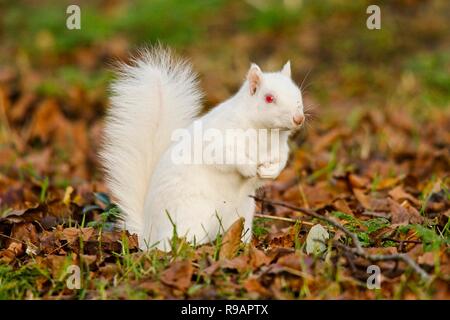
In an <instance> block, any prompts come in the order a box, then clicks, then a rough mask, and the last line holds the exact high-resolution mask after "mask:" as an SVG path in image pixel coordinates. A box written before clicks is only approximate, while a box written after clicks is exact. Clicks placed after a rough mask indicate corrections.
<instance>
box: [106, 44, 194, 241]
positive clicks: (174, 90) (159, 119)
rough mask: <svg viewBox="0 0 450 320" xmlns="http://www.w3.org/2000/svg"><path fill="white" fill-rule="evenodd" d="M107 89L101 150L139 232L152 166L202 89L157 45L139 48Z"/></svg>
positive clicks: (128, 222) (188, 117) (131, 225)
mask: <svg viewBox="0 0 450 320" xmlns="http://www.w3.org/2000/svg"><path fill="white" fill-rule="evenodd" d="M111 90H112V97H111V106H110V108H109V111H108V115H107V119H106V124H105V133H104V147H103V150H102V152H101V154H100V156H101V158H102V160H103V164H104V166H105V171H106V181H107V185H108V187H109V188H110V190H111V192H112V194H113V196H114V197H115V198H116V200H117V202H118V204H119V207H120V208H121V209H122V211H123V212H124V214H125V215H124V218H125V227H126V228H127V229H128V230H129V231H130V232H132V233H137V234H138V235H139V236H142V234H141V232H142V229H143V208H144V202H145V197H146V194H147V189H148V185H149V181H150V178H151V175H152V172H153V170H154V167H155V166H156V164H157V162H158V160H159V159H160V157H161V156H162V154H163V153H164V151H165V150H166V149H167V148H168V147H169V145H170V142H171V140H170V139H171V134H172V131H173V130H175V129H178V128H184V127H187V126H188V125H189V124H190V123H191V122H192V121H193V120H194V118H195V116H196V115H197V114H198V113H199V111H200V108H201V98H202V94H201V92H200V90H199V89H198V81H197V76H196V74H195V73H193V71H192V68H191V65H190V64H188V63H187V62H186V61H183V60H177V59H175V58H174V57H173V55H172V54H171V52H170V51H169V50H168V49H165V48H162V47H161V46H158V47H155V48H152V49H145V50H142V51H141V52H140V53H139V55H138V57H136V58H135V59H133V64H132V65H127V64H122V65H121V66H120V69H119V74H118V78H117V79H116V80H115V82H113V84H112V86H111Z"/></svg>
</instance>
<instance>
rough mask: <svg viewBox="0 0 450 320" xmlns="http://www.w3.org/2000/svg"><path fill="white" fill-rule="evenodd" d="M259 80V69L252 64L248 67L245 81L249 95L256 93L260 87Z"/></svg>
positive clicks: (260, 73)
mask: <svg viewBox="0 0 450 320" xmlns="http://www.w3.org/2000/svg"><path fill="white" fill-rule="evenodd" d="M261 79H262V71H261V69H260V68H259V67H258V66H257V65H256V64H254V63H252V65H251V66H250V70H249V71H248V74H247V80H248V84H249V88H250V94H251V95H254V94H255V93H256V90H257V89H258V88H259V86H260V85H261Z"/></svg>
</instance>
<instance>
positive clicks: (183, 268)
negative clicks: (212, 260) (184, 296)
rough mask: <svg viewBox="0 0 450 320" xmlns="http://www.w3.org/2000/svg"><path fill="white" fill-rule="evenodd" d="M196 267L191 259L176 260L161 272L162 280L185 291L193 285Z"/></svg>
mask: <svg viewBox="0 0 450 320" xmlns="http://www.w3.org/2000/svg"><path fill="white" fill-rule="evenodd" d="M193 273H194V268H193V267H192V263H191V261H189V260H182V261H175V262H174V263H172V264H171V266H170V267H169V268H168V269H167V270H165V271H164V272H163V273H162V274H161V281H162V282H163V283H164V284H166V285H168V286H171V287H174V288H176V289H178V290H181V291H185V290H186V289H187V288H189V286H190V285H191V278H192V274H193Z"/></svg>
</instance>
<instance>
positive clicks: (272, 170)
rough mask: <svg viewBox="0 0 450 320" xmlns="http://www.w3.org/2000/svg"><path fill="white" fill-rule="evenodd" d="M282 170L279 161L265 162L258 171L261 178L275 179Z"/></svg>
mask: <svg viewBox="0 0 450 320" xmlns="http://www.w3.org/2000/svg"><path fill="white" fill-rule="evenodd" d="M280 171H281V165H280V163H279V162H265V163H262V164H260V165H259V166H258V169H257V173H258V176H259V177H260V178H261V179H275V178H276V177H278V175H279V174H280Z"/></svg>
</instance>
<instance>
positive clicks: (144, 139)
mask: <svg viewBox="0 0 450 320" xmlns="http://www.w3.org/2000/svg"><path fill="white" fill-rule="evenodd" d="M201 99H202V93H201V92H200V89H199V85H198V81H197V76H196V74H194V73H193V71H192V68H191V66H190V64H188V63H187V62H186V61H183V60H178V59H175V58H174V57H173V56H172V54H171V52H170V51H169V50H168V49H164V48H161V47H158V48H153V49H150V50H144V51H143V52H141V54H140V55H139V57H138V58H136V59H134V63H133V64H132V65H127V64H124V65H122V66H121V69H120V73H119V76H118V78H117V79H116V80H115V82H114V83H113V84H112V97H111V107H110V108H109V113H108V117H107V119H106V125H105V137H104V141H105V143H104V148H103V151H102V153H101V157H102V159H103V163H104V167H105V171H106V181H107V185H108V187H109V188H110V190H111V192H112V194H113V196H114V197H115V198H116V199H117V203H118V205H119V207H120V208H121V210H122V211H123V213H124V214H125V216H124V223H125V228H126V229H127V230H129V231H130V232H131V233H136V234H137V235H138V237H139V243H140V247H141V248H143V249H145V248H149V247H152V246H156V247H157V248H159V249H161V250H169V249H170V245H168V240H169V239H170V238H171V237H172V235H173V231H174V229H173V228H174V225H175V226H176V228H177V229H176V230H177V233H178V235H179V236H185V237H186V238H187V240H188V241H195V243H196V244H202V243H207V242H210V241H212V240H214V239H215V237H216V236H217V235H218V234H219V233H220V232H222V231H223V230H226V229H227V228H228V227H229V226H230V225H231V224H232V223H233V222H234V221H236V220H237V219H238V218H239V217H243V218H245V223H244V228H245V229H244V230H245V231H246V233H245V236H244V238H245V239H244V241H249V240H250V237H251V228H252V221H253V214H254V210H255V202H254V199H253V198H251V197H250V196H251V195H254V194H255V190H256V189H257V188H259V187H260V186H262V185H263V183H264V182H265V181H267V180H268V179H275V178H276V177H277V176H278V175H279V173H280V171H281V170H282V169H283V168H284V167H285V165H286V162H287V159H288V154H289V148H288V137H289V135H290V134H291V132H292V131H293V130H296V129H298V128H299V127H300V126H301V125H302V124H303V122H304V114H303V102H302V95H301V92H300V89H299V88H298V86H297V85H296V84H295V83H294V82H293V81H292V80H291V68H290V62H287V63H286V64H285V65H284V67H283V68H282V70H281V71H279V72H272V73H266V72H262V71H261V69H260V68H259V67H258V66H257V65H256V64H252V65H251V67H250V69H249V71H248V73H247V77H246V79H245V81H244V83H243V85H242V86H241V88H240V89H239V90H238V92H237V93H236V94H235V95H234V96H232V97H231V98H229V99H228V100H226V101H224V102H222V103H220V104H219V105H218V106H216V107H215V108H213V109H212V110H211V111H210V112H208V113H206V114H205V115H203V116H201V117H199V116H198V114H199V113H200V112H201V108H202V107H201ZM196 126H197V128H198V126H201V127H202V128H203V131H207V130H208V129H212V130H214V131H213V132H215V134H216V135H220V134H221V133H223V134H226V132H228V131H227V130H238V131H237V132H243V131H245V132H247V133H248V132H250V131H252V130H253V131H255V132H257V131H261V130H263V131H262V132H264V129H266V131H267V130H276V131H275V132H278V130H279V134H278V136H277V135H275V138H276V139H277V140H276V141H272V140H271V144H270V146H269V147H265V148H263V146H262V143H261V142H260V141H259V140H257V139H255V135H252V134H248V135H247V136H246V139H248V140H247V144H246V146H247V145H249V146H250V147H252V146H256V147H257V149H258V152H259V156H258V157H255V154H254V152H253V153H251V152H250V153H249V152H248V150H247V149H245V150H244V146H243V145H242V144H240V145H237V144H236V143H233V142H230V141H229V140H226V141H227V142H225V143H224V145H223V146H221V147H219V149H220V148H222V147H223V148H222V150H223V149H225V151H228V152H231V154H232V155H237V154H238V153H239V154H240V155H241V156H242V158H240V159H241V160H242V159H244V160H245V161H240V162H238V161H235V162H230V163H229V162H227V163H222V162H220V161H218V162H217V161H216V162H214V161H213V163H206V162H207V161H203V162H202V161H200V162H198V160H199V159H198V158H197V160H196V161H191V162H189V161H187V162H186V161H185V162H183V163H180V161H175V158H176V155H177V152H178V153H179V151H180V150H182V149H183V147H182V145H181V144H179V143H178V144H177V143H175V141H174V140H176V138H174V136H175V135H174V133H175V132H177V130H180V129H181V130H184V131H181V133H184V135H186V134H187V135H195V131H196V130H197V129H196ZM249 130H250V131H249ZM179 136H180V135H178V137H179ZM203 140H206V141H200V144H201V146H200V148H201V147H207V145H208V144H209V143H211V139H209V140H208V139H203ZM219 140H221V139H219ZM222 140H223V139H222ZM197 144H198V143H197ZM272 144H273V145H274V146H275V147H276V148H277V150H275V149H274V148H275V147H272ZM194 148H198V145H197V146H194ZM219 149H216V151H217V150H219ZM266 149H267V150H266ZM273 150H275V151H276V152H272V151H273ZM219 151H220V150H219ZM184 156H186V154H185V155H184ZM219 158H220V157H219ZM177 159H178V158H177ZM183 159H188V160H189V155H188V157H187V158H183ZM200 160H202V158H200ZM169 218H170V219H169Z"/></svg>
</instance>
